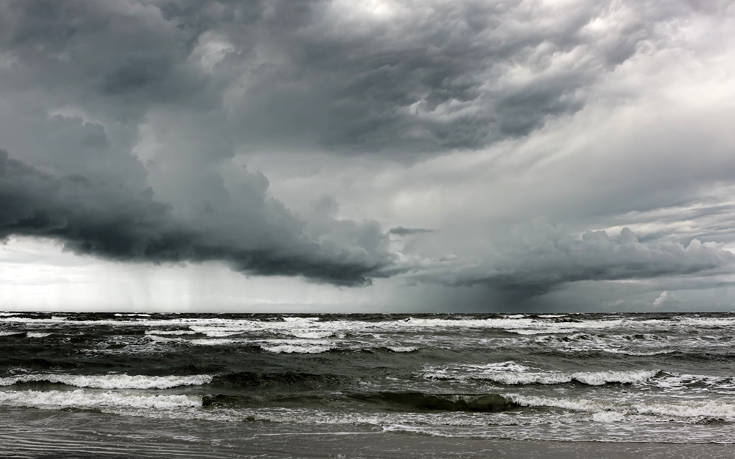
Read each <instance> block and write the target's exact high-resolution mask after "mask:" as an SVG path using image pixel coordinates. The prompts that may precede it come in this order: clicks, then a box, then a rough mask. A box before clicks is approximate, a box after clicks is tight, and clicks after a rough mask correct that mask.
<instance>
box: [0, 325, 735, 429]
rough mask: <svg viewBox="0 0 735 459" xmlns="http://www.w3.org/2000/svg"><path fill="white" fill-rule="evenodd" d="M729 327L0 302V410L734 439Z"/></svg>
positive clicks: (291, 425)
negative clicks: (140, 310) (8, 307)
mask: <svg viewBox="0 0 735 459" xmlns="http://www.w3.org/2000/svg"><path fill="white" fill-rule="evenodd" d="M733 331H735V315H731V314H685V315H682V314H677V315H674V314H659V315H645V314H635V315H633V314H558V315H414V316H407V315H303V316H298V315H249V314H240V315H233V314H222V315H213V314H152V315H146V314H56V315H52V314H38V313H28V314H26V313H0V416H1V415H2V413H5V419H9V418H8V416H10V415H11V414H12V416H16V417H17V416H19V414H20V413H24V414H25V415H26V416H31V417H32V416H34V414H33V413H41V412H42V411H40V410H52V411H55V412H58V414H59V416H57V419H59V418H60V419H61V421H60V422H62V423H63V418H64V416H68V417H69V418H70V419H71V418H72V417H73V416H78V413H80V412H82V413H83V412H94V413H105V414H111V415H114V416H119V417H121V418H120V419H121V420H125V421H127V420H130V419H140V420H141V422H144V420H145V418H149V419H150V418H155V419H157V420H162V419H163V420H173V421H176V420H181V421H183V420H187V421H191V420H196V421H197V422H204V423H207V425H208V426H210V429H211V430H213V431H217V429H221V430H222V432H231V431H232V429H233V427H232V426H233V425H234V424H233V423H240V424H237V425H244V424H242V423H247V425H248V426H249V429H250V431H258V432H279V431H284V429H285V430H288V431H289V432H291V433H293V432H303V433H319V432H364V433H370V434H371V435H376V434H377V435H379V434H381V433H386V435H388V434H387V433H390V435H395V434H396V433H399V434H405V435H416V434H424V435H430V436H440V437H451V438H462V437H468V438H469V437H471V438H490V439H533V440H566V441H598V440H604V441H616V442H674V443H709V442H714V443H733V442H735V347H733V345H734V344H735V334H734V333H733ZM46 412H48V411H44V413H46ZM65 413H66V414H65ZM12 416H11V418H12ZM223 435H224V434H223ZM228 435H229V434H228Z"/></svg>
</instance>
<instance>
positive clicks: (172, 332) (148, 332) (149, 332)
mask: <svg viewBox="0 0 735 459" xmlns="http://www.w3.org/2000/svg"><path fill="white" fill-rule="evenodd" d="M196 333H197V332H195V331H194V330H146V331H145V334H146V335H196Z"/></svg>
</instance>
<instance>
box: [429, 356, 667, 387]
mask: <svg viewBox="0 0 735 459" xmlns="http://www.w3.org/2000/svg"><path fill="white" fill-rule="evenodd" d="M658 372H659V371H658V370H631V371H594V372H585V371H581V372H574V373H564V372H558V371H544V370H539V369H533V368H530V367H527V366H525V365H521V364H518V363H516V362H513V361H507V362H497V363H490V364H484V365H472V364H464V365H462V364H460V365H451V366H447V367H425V369H424V377H427V378H430V379H456V380H469V379H475V380H484V381H491V382H495V383H499V384H507V385H519V384H564V383H570V382H572V381H578V382H580V383H582V384H587V385H590V386H601V385H604V384H608V383H623V384H641V383H645V382H647V381H648V380H649V379H651V378H653V377H654V376H656V374H657V373H658Z"/></svg>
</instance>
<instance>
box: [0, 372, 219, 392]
mask: <svg viewBox="0 0 735 459" xmlns="http://www.w3.org/2000/svg"><path fill="white" fill-rule="evenodd" d="M24 382H26V383H27V382H49V383H61V384H66V385H67V386H75V387H89V388H96V389H169V388H172V387H179V386H197V385H201V384H208V383H210V382H212V376H210V375H191V376H144V375H134V376H130V375H127V374H124V373H123V374H111V375H71V374H55V373H47V374H27V375H20V376H10V377H5V378H0V386H10V385H13V384H18V383H24Z"/></svg>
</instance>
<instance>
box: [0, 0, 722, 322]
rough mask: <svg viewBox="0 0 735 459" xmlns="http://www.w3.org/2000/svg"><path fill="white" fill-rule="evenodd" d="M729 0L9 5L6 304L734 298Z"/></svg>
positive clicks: (707, 302)
mask: <svg viewBox="0 0 735 459" xmlns="http://www.w3.org/2000/svg"><path fill="white" fill-rule="evenodd" d="M733 30H735V3H734V2H732V1H726V0H722V1H718V0H707V1H698V0H655V1H653V0H650V1H648V0H638V1H632V0H631V1H620V0H611V1H599V2H590V1H587V0H553V1H552V0H524V1H522V0H504V1H492V0H489V1H485V0H483V1H480V0H453V1H435V0H421V1H413V0H404V1H399V0H363V1H360V0H333V1H326V0H319V1H317V0H267V1H265V0H264V1H248V2H239V1H238V2H234V1H218V2H215V1H211V2H202V1H194V0H192V1H185V0H115V1H91V0H89V1H76V0H67V1H33V0H24V1H12V0H11V1H6V2H2V3H0V149H1V150H2V151H1V152H0V238H2V239H3V240H4V243H3V244H2V245H0V309H13V308H15V309H97V310H110V309H117V310H122V309H136V310H148V309H150V310H154V309H156V310H158V309H160V310H210V311H218V310H222V311H237V310H242V311H277V310H288V311H292V310H321V311H419V310H426V311H520V310H534V311H537V310H539V311H552V310H574V311H585V310H590V311H596V310H626V311H630V310H632V311H662V310H732V309H735V305H734V304H733V303H734V302H735V288H734V287H733V285H735V284H733V282H735V229H734V228H735V199H733V198H732V196H735V194H734V193H733V192H735V130H734V129H733V127H732V123H733V120H734V119H735V35H734V34H733V33H732V31H733Z"/></svg>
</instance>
